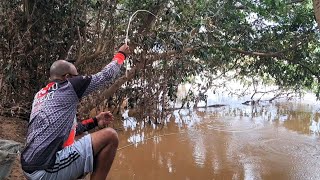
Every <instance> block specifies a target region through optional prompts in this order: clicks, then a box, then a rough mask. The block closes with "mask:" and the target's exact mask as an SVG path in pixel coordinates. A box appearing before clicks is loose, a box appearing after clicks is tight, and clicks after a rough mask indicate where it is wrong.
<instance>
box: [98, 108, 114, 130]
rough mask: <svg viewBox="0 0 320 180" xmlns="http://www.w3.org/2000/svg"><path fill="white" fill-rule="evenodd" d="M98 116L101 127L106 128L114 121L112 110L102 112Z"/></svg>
mask: <svg viewBox="0 0 320 180" xmlns="http://www.w3.org/2000/svg"><path fill="white" fill-rule="evenodd" d="M96 118H97V120H98V126H99V128H105V127H106V126H107V125H108V124H110V123H111V122H112V121H113V115H112V114H111V112H110V111H107V112H101V113H99V114H98V115H97V116H96Z"/></svg>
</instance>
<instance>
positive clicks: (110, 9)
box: [0, 0, 320, 117]
mask: <svg viewBox="0 0 320 180" xmlns="http://www.w3.org/2000/svg"><path fill="white" fill-rule="evenodd" d="M314 4H315V3H313V2H311V1H280V0H266V1H247V0H243V1H238V2H237V1H220V0H217V1H215V0H212V1H208V0H197V1H191V0H179V1H178V0H171V1H163V0H158V1H154V0H153V1H150V0H144V1H132V0H119V1H98V0H77V1H76V0H63V1H62V0H44V1H37V0H24V1H20V0H12V1H1V2H0V19H1V21H0V66H1V72H0V96H1V102H0V104H1V107H2V108H3V109H8V108H9V109H10V112H15V111H18V110H19V108H20V109H21V108H26V112H27V111H28V108H29V106H30V102H31V101H32V98H33V95H34V93H35V92H36V91H37V90H39V88H41V87H42V86H43V85H44V84H45V83H46V82H47V79H48V73H49V68H50V65H51V64H52V63H53V62H54V61H55V60H57V59H67V60H69V61H73V62H75V65H77V66H78V67H79V68H80V72H81V73H83V74H89V73H94V72H97V71H98V70H100V69H101V68H102V66H103V65H104V64H106V63H108V62H109V61H110V60H111V58H112V56H113V53H114V49H115V48H116V47H117V46H118V45H120V44H121V43H123V42H124V39H125V34H126V31H125V30H126V27H127V24H128V20H129V17H130V16H131V15H132V14H133V13H134V12H135V11H136V10H138V9H145V10H149V11H151V12H153V13H154V14H156V15H157V18H155V17H154V16H152V15H150V14H147V13H139V14H138V15H137V16H136V18H135V19H134V20H133V22H132V26H131V29H130V33H129V36H130V46H131V47H132V48H134V49H136V50H135V52H137V53H134V54H132V56H131V57H130V60H129V62H130V64H131V66H132V68H131V70H130V71H129V73H128V77H126V76H125V75H124V73H123V74H122V75H121V77H119V79H118V80H117V81H116V83H115V84H114V85H112V86H110V87H109V88H107V89H105V90H102V91H101V92H100V93H98V94H97V95H95V96H92V97H90V98H88V99H86V101H90V102H91V103H87V105H86V106H82V107H81V108H80V110H81V112H83V113H85V114H86V113H88V111H89V110H90V109H92V108H94V107H96V106H97V105H99V104H100V105H101V104H102V105H103V106H107V105H109V106H110V104H111V102H114V103H119V102H121V101H122V100H123V99H124V98H129V99H130V100H132V102H134V103H135V104H137V105H140V106H142V107H144V108H142V109H143V112H141V114H142V115H143V116H144V117H146V116H147V115H150V114H153V113H155V115H154V117H159V116H161V113H163V111H156V110H158V109H166V108H168V102H169V101H174V100H175V99H176V91H177V87H178V85H179V84H181V83H184V82H191V83H192V82H194V81H193V79H194V77H195V76H200V77H201V78H202V79H203V80H204V82H205V83H203V84H202V85H199V87H198V88H199V91H198V92H199V93H198V94H189V98H188V99H187V100H188V101H199V100H201V99H203V98H205V97H204V96H203V94H204V92H205V91H206V90H207V89H209V88H211V87H213V86H214V84H215V80H216V79H217V78H221V77H223V76H225V75H226V73H227V72H234V73H235V77H236V78H238V79H245V77H259V78H261V79H262V80H263V81H264V83H272V84H275V85H278V86H279V87H280V88H281V89H291V90H294V91H296V92H299V91H302V90H312V91H314V92H315V93H316V94H317V95H318V96H319V92H320V84H319V81H320V74H319V71H318V69H319V66H320V61H319V57H320V55H319V45H318V44H319V33H318V29H317V24H316V21H315V14H314ZM137 49H140V50H137ZM103 99H106V100H108V101H103ZM102 102H103V103H102ZM7 112H8V111H7Z"/></svg>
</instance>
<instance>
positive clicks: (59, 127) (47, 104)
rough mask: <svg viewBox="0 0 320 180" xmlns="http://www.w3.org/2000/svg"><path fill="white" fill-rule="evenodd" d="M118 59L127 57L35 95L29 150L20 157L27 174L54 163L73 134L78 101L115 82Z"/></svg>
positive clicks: (54, 83) (118, 66) (28, 136)
mask: <svg viewBox="0 0 320 180" xmlns="http://www.w3.org/2000/svg"><path fill="white" fill-rule="evenodd" d="M119 57H121V58H123V59H124V58H125V57H124V56H123V55H122V54H121V53H118V54H117V55H116V56H115V57H114V60H115V61H112V62H111V63H109V64H108V65H107V66H106V67H104V68H103V69H102V71H100V72H98V73H97V74H94V75H91V76H77V77H73V78H70V79H68V80H66V81H63V82H51V83H49V84H48V85H47V86H46V87H44V88H42V89H41V90H40V91H39V92H38V93H37V94H36V95H35V97H34V101H33V104H32V111H31V115H30V120H29V126H28V133H27V142H26V147H25V149H24V150H23V152H22V154H21V165H22V168H23V169H24V170H25V171H35V170H42V169H47V168H49V167H51V166H52V165H53V164H54V162H55V157H56V156H55V154H56V152H57V151H59V150H61V149H62V147H63V143H64V142H65V141H66V140H67V138H68V136H69V133H70V132H71V129H72V126H73V123H74V121H73V120H74V119H76V111H77V104H78V102H79V100H80V99H81V98H82V97H83V96H86V95H88V94H90V93H91V92H93V91H95V90H98V89H99V88H102V87H105V86H106V84H108V83H110V82H111V81H112V80H113V79H114V77H115V76H116V75H117V74H118V73H119V72H120V66H121V65H120V64H121V63H120V64H119V63H118V62H119V60H118V59H117V58H119ZM122 62H123V61H122Z"/></svg>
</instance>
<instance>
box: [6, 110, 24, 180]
mask: <svg viewBox="0 0 320 180" xmlns="http://www.w3.org/2000/svg"><path fill="white" fill-rule="evenodd" d="M27 126H28V122H27V121H25V120H21V119H17V118H7V117H2V116H0V129H1V130H0V139H6V140H13V141H16V142H20V143H21V144H24V143H25V141H26V134H27ZM7 179H10V180H20V179H23V180H25V178H24V176H23V173H22V169H21V165H20V156H18V157H17V158H16V161H15V162H14V164H13V167H12V169H11V173H10V175H9V177H8V178H7Z"/></svg>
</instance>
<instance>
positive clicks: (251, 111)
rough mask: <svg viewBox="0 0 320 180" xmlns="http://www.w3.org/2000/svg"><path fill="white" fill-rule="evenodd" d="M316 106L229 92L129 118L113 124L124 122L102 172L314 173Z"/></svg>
mask: <svg viewBox="0 0 320 180" xmlns="http://www.w3.org/2000/svg"><path fill="white" fill-rule="evenodd" d="M309 99H310V98H309ZM311 99H314V97H311ZM211 101H214V100H211ZM223 101H224V100H223V99H222V100H221V98H220V100H219V102H223ZM211 103H212V102H211ZM319 107H320V106H319V105H317V102H316V101H308V100H303V101H302V100H295V101H278V102H276V101H275V102H272V103H262V104H259V105H255V106H248V105H243V104H241V101H239V100H238V101H230V100H229V101H228V102H227V103H226V106H223V107H218V108H198V109H192V110H186V109H184V110H180V111H178V110H176V111H174V112H172V114H171V115H170V116H169V117H168V119H167V121H166V122H165V123H164V124H162V125H153V124H148V123H142V122H139V121H136V120H135V119H134V118H128V119H126V120H124V121H123V122H122V123H121V124H115V126H118V127H120V126H121V128H122V129H123V130H122V131H119V132H118V133H119V139H120V144H119V150H118V152H117V156H116V158H115V161H114V164H113V166H112V168H111V172H110V174H109V177H108V179H110V180H118V179H119V180H120V179H121V180H123V179H130V180H133V179H139V180H150V179H154V180H164V179H167V180H171V179H172V180H176V179H177V180H178V179H179V180H180V179H181V180H189V179H190V180H191V179H192V180H193V179H201V180H202V179H205V180H207V179H210V180H212V179H235V180H236V179H248V180H251V179H299V180H300V179H320V173H319V169H320V162H319V160H320V141H319V140H320V138H319V128H320V125H319V123H318V122H319V117H320V114H319V113H318V111H319V110H320V108H319Z"/></svg>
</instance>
